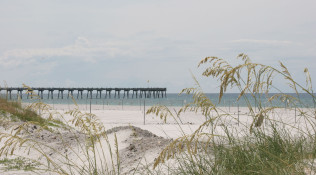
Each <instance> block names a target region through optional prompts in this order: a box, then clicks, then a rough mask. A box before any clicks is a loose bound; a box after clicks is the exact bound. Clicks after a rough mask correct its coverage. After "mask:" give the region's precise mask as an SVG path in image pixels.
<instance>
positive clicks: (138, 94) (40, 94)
mask: <svg viewBox="0 0 316 175" xmlns="http://www.w3.org/2000/svg"><path fill="white" fill-rule="evenodd" d="M1 91H5V92H6V97H7V98H10V99H12V92H16V95H17V96H18V97H20V98H21V99H22V97H23V91H25V93H27V96H26V98H29V97H31V98H32V97H34V96H36V94H37V98H41V99H43V98H44V95H47V99H53V98H54V92H55V93H58V95H57V98H58V99H59V98H61V99H63V98H64V92H65V95H67V98H69V97H73V98H77V99H79V98H81V99H82V98H83V96H84V95H86V98H87V99H88V98H90V99H92V98H93V97H95V98H99V99H101V98H164V97H166V96H167V94H166V92H167V88H37V87H30V88H24V87H7V88H0V93H1ZM121 92H122V94H121ZM94 95H95V96H94Z"/></svg>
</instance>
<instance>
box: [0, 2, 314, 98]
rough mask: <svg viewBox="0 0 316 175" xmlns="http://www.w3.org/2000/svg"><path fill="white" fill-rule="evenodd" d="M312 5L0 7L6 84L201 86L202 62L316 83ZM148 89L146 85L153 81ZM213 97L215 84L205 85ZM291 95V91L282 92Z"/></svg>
mask: <svg viewBox="0 0 316 175" xmlns="http://www.w3.org/2000/svg"><path fill="white" fill-rule="evenodd" d="M315 7H316V1H315V0H238V1H236V0H222V1H215V0H199V1H193V0H191V1H186V0H168V1H166V0H159V1H157V0H115V1H114V0H111V1H107V0H91V1H87V0H50V1H48V0H1V1H0V69H1V71H0V80H1V83H0V85H1V86H3V85H4V83H3V81H6V82H7V84H8V85H9V86H21V85H22V83H25V84H27V85H30V86H42V87H52V86H53V87H59V86H63V87H79V86H80V87H81V86H83V87H147V86H151V87H167V88H168V92H179V91H180V90H181V89H182V88H185V87H190V86H193V85H194V82H193V80H192V78H191V73H190V71H192V72H193V73H194V74H195V75H196V76H197V77H200V75H199V74H200V72H201V71H198V70H197V64H198V62H199V61H200V60H201V59H203V58H204V57H206V56H218V57H222V58H225V59H227V60H228V61H229V62H232V63H233V64H236V63H237V60H236V56H237V55H238V54H239V53H246V54H248V55H249V56H250V57H251V59H252V60H253V61H254V62H259V63H264V64H268V65H273V66H277V65H278V61H282V62H284V64H285V65H286V66H288V67H289V69H290V71H291V72H293V73H294V76H295V77H296V78H298V79H301V80H302V82H303V83H304V81H303V80H304V79H303V78H304V76H303V75H304V74H303V69H304V68H305V67H307V68H309V70H310V72H311V75H312V78H314V87H315V85H316V84H315V82H316V79H315V78H316V10H315ZM147 80H149V83H148V82H147ZM199 80H200V81H201V84H202V85H203V88H204V90H205V91H206V92H218V88H217V87H218V84H216V81H215V80H211V79H200V78H199ZM285 90H286V89H285Z"/></svg>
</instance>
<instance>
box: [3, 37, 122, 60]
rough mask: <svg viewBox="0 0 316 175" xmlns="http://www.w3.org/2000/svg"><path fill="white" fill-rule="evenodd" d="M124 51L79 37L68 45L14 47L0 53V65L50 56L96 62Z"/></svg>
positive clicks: (109, 44)
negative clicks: (98, 59) (32, 47)
mask: <svg viewBox="0 0 316 175" xmlns="http://www.w3.org/2000/svg"><path fill="white" fill-rule="evenodd" d="M121 53H124V52H122V50H121V49H120V48H118V47H117V46H115V45H114V44H113V43H111V42H107V43H101V44H100V43H99V44H95V43H94V44H92V43H91V42H90V41H89V40H88V39H87V38H84V37H78V38H77V39H76V41H75V42H74V43H73V44H71V45H68V46H64V47H60V48H36V49H13V50H8V51H6V52H4V54H2V55H0V65H2V66H11V65H14V66H17V65H21V64H26V63H34V62H38V61H41V60H43V59H45V58H49V57H61V56H64V57H68V56H70V57H77V58H79V59H82V60H83V61H87V62H94V61H95V57H101V56H103V57H114V56H115V55H117V54H121Z"/></svg>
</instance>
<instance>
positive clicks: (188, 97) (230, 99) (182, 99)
mask: <svg viewBox="0 0 316 175" xmlns="http://www.w3.org/2000/svg"><path fill="white" fill-rule="evenodd" d="M273 95H275V94H268V95H266V94H263V95H261V96H257V97H256V98H253V97H252V96H251V95H250V94H246V95H245V96H244V97H245V98H243V97H242V98H240V99H239V100H238V101H237V99H238V97H239V93H225V94H224V95H223V97H222V99H221V101H219V94H218V93H206V94H205V96H206V97H207V98H208V99H209V100H210V101H211V102H212V103H213V104H214V105H216V106H218V107H237V106H239V107H246V106H248V105H251V106H253V107H257V106H258V105H261V106H262V107H268V106H278V107H290V105H291V103H290V99H283V100H281V99H278V100H274V101H273V102H272V103H271V102H269V98H270V97H272V96H273ZM287 95H292V96H294V97H297V95H296V94H287ZM0 96H1V97H2V98H7V99H8V100H12V101H16V100H18V99H21V101H22V102H23V103H33V102H36V101H39V100H38V99H31V98H27V94H22V98H21V97H20V96H18V95H17V94H16V93H12V94H11V98H10V96H9V94H6V93H5V92H3V91H2V92H1V94H0ZM96 96H97V94H96V93H95V94H93V95H92V98H90V96H89V97H87V94H83V96H82V98H81V96H79V98H77V94H76V93H74V97H73V98H71V97H70V96H68V94H67V93H64V97H63V99H62V98H61V97H59V98H58V95H57V93H55V94H54V95H53V98H51V96H48V94H47V93H46V94H43V99H40V101H41V102H44V103H46V104H74V103H77V104H83V105H87V104H90V103H91V104H92V105H95V104H96V105H123V106H140V105H141V106H143V105H146V106H153V105H165V106H184V105H186V104H189V103H192V102H193V100H194V99H193V96H192V94H181V95H179V94H176V93H167V96H166V97H164V98H153V97H152V98H135V97H134V98H122V97H123V95H121V98H113V97H114V96H113V95H112V98H109V97H105V94H103V96H102V97H101V98H97V97H96ZM48 97H49V98H48ZM299 98H300V101H301V103H296V106H297V107H306V108H311V107H312V108H314V107H315V99H314V98H312V97H311V95H309V94H306V93H301V94H299ZM74 101H75V102H74Z"/></svg>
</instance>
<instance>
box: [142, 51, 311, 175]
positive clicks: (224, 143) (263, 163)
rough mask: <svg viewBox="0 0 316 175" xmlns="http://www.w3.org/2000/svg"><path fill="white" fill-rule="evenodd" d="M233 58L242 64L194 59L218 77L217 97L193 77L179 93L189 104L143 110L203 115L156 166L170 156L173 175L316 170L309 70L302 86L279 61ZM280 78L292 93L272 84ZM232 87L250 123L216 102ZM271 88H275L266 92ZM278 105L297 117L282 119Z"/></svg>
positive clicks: (163, 114)
mask: <svg viewBox="0 0 316 175" xmlns="http://www.w3.org/2000/svg"><path fill="white" fill-rule="evenodd" d="M237 59H238V60H240V64H238V65H236V66H233V65H231V64H229V63H228V62H227V61H226V60H224V59H222V58H218V57H206V58H205V59H203V60H201V61H200V63H199V64H198V67H202V66H205V67H204V71H203V73H202V76H204V77H207V78H213V79H217V80H218V81H219V93H218V94H219V97H218V101H212V100H211V99H209V98H208V97H207V95H206V94H205V93H204V91H203V89H202V87H201V85H200V84H199V82H198V81H197V79H196V78H195V76H193V79H194V81H195V86H194V87H192V88H185V89H183V90H182V91H181V92H180V95H181V94H191V95H192V96H193V101H192V102H191V103H188V104H186V105H184V106H183V107H182V108H180V109H179V110H178V111H176V112H173V111H171V110H169V108H168V107H167V106H162V105H157V106H153V107H151V108H150V109H149V110H148V111H147V114H156V115H157V116H159V117H160V118H162V119H163V120H164V121H166V120H167V119H168V117H172V118H179V117H180V118H181V114H183V113H185V112H187V111H194V112H196V113H201V114H202V115H203V116H205V122H204V123H203V124H201V125H200V127H198V128H197V129H196V130H195V131H194V132H193V133H192V134H189V135H187V134H183V136H182V137H179V138H178V139H175V140H174V141H173V142H171V143H170V144H169V145H168V146H167V147H166V148H165V149H164V150H163V151H162V152H161V153H160V155H159V156H158V157H157V159H156V160H155V163H154V168H157V167H158V168H159V167H160V165H161V164H165V163H166V162H167V161H168V160H170V159H173V160H176V162H177V164H178V165H177V166H176V167H177V168H175V169H174V171H173V172H174V173H175V174H209V173H211V174H306V173H315V172H316V171H315V164H314V161H315V158H316V157H315V155H316V154H315V150H316V147H315V146H316V144H315V143H316V140H315V131H316V120H315V118H316V115H315V114H316V109H315V94H314V92H313V88H312V79H311V76H310V74H309V71H308V69H307V68H305V69H304V70H303V73H305V76H306V85H301V84H300V83H298V81H296V80H295V79H294V78H293V77H292V75H291V73H290V72H289V70H288V68H287V67H286V66H285V65H284V64H283V63H281V62H280V68H275V67H272V66H268V65H264V64H259V63H254V62H252V61H251V59H250V58H249V57H248V56H247V55H245V54H240V55H238V57H237ZM280 79H284V80H285V81H286V84H285V85H283V86H288V87H290V88H291V89H292V94H289V93H284V92H282V91H281V90H280V89H282V88H283V89H284V87H281V88H280V87H277V86H275V85H274V83H273V82H274V81H276V80H280ZM232 88H234V89H237V90H238V91H239V96H238V98H237V99H236V102H237V103H238V101H239V100H243V101H244V102H245V103H246V106H247V109H248V111H249V113H248V115H247V116H243V117H247V118H250V122H240V120H242V119H240V118H239V114H238V115H236V114H235V113H234V114H233V113H230V112H228V111H226V110H225V109H223V108H220V107H218V106H217V105H218V104H219V103H220V102H221V100H222V97H223V95H224V94H225V93H226V92H227V91H228V90H229V89H232ZM271 91H272V92H276V93H274V94H273V95H270V92H271ZM301 93H304V94H307V95H308V96H309V97H310V99H312V103H306V102H305V101H303V100H301V98H300V95H301ZM266 99H267V100H266ZM279 104H286V110H288V111H293V110H294V109H295V112H296V110H297V112H298V113H299V114H300V117H299V121H298V120H297V119H296V117H297V116H296V115H295V119H294V116H292V115H288V116H287V118H286V121H284V120H283V119H282V118H278V117H277V116H278V115H276V114H277V113H280V109H282V108H283V106H280V105H279ZM242 121H245V120H242ZM247 121H248V120H247ZM289 121H294V122H289ZM232 123H234V124H232Z"/></svg>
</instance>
